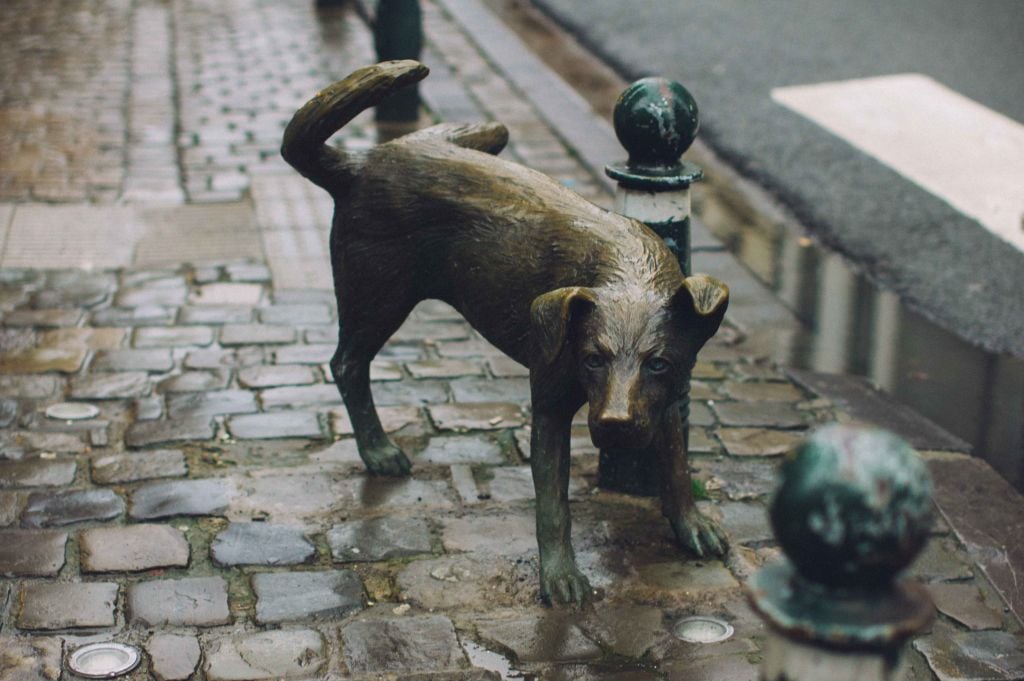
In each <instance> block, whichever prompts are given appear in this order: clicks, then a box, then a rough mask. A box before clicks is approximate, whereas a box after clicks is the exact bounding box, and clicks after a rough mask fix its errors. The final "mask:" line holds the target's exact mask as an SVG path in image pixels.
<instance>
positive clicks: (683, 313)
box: [672, 274, 729, 350]
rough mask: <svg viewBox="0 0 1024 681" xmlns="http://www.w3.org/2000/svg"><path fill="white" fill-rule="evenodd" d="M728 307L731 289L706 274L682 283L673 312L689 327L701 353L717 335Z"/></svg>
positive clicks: (692, 277)
mask: <svg viewBox="0 0 1024 681" xmlns="http://www.w3.org/2000/svg"><path fill="white" fill-rule="evenodd" d="M727 307H729V287H728V286H726V285H725V284H723V283H722V282H720V281H719V280H717V279H715V278H714V277H709V276H708V275H706V274H695V275H693V276H691V277H686V278H685V279H683V283H682V284H681V285H680V286H679V290H678V291H676V294H675V296H674V297H673V298H672V309H673V310H675V312H676V315H677V316H678V318H679V319H682V320H684V322H685V323H686V327H687V330H688V331H690V333H691V334H692V336H693V339H694V340H695V341H696V343H697V345H696V348H697V349H698V350H699V349H700V348H701V347H703V345H704V343H706V342H707V340H708V339H709V338H711V337H712V336H714V335H715V332H716V331H718V327H719V326H720V325H721V323H722V319H723V318H724V317H725V309H726V308H727Z"/></svg>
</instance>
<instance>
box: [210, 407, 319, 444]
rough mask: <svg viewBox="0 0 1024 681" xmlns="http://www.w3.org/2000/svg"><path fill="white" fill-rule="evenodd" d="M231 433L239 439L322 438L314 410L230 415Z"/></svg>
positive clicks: (229, 426) (229, 425)
mask: <svg viewBox="0 0 1024 681" xmlns="http://www.w3.org/2000/svg"><path fill="white" fill-rule="evenodd" d="M228 430H230V431H231V435H232V436H234V437H236V438H238V439H240V440H268V439H276V438H290V437H302V438H311V439H314V440H320V439H323V437H324V434H323V429H322V428H321V426H320V417H319V416H318V415H317V414H316V413H315V412H308V411H281V412H274V413H270V414H247V415H243V416H232V417H231V418H230V419H229V420H228Z"/></svg>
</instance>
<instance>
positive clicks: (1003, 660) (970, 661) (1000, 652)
mask: <svg viewBox="0 0 1024 681" xmlns="http://www.w3.org/2000/svg"><path fill="white" fill-rule="evenodd" d="M913 645H914V648H915V649H917V651H918V652H920V653H921V654H922V655H924V656H925V658H926V659H927V660H928V666H929V667H931V670H932V672H933V673H934V674H935V676H937V677H938V679H939V681H968V680H970V681H990V680H991V681H995V680H999V679H1020V678H1024V652H1022V651H1024V646H1022V645H1021V641H1020V639H1019V638H1017V637H1016V636H1014V635H1013V634H1010V633H1007V632H1005V631H968V632H957V633H953V634H949V635H947V636H940V635H932V636H923V637H921V638H918V639H916V640H915V641H914V644H913Z"/></svg>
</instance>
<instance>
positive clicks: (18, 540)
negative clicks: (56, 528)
mask: <svg viewBox="0 0 1024 681" xmlns="http://www.w3.org/2000/svg"><path fill="white" fill-rule="evenodd" d="M67 541H68V535H67V534H66V533H64V532H18V531H14V530H5V531H0V577H53V576H55V575H56V574H57V573H58V572H60V569H61V568H62V567H64V545H65V544H67Z"/></svg>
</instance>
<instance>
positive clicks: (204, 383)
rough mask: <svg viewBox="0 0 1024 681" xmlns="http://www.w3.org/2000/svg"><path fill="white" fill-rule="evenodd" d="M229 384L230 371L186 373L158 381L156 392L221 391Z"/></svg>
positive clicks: (216, 370) (217, 370)
mask: <svg viewBox="0 0 1024 681" xmlns="http://www.w3.org/2000/svg"><path fill="white" fill-rule="evenodd" d="M230 382H231V370H230V369H215V370H214V371H186V372H184V373H180V374H178V375H177V376H171V377H170V378H167V379H164V380H163V381H160V383H159V384H158V385H157V390H158V391H160V392H163V393H194V392H202V391H206V390H223V389H224V388H227V387H228V383H230Z"/></svg>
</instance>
